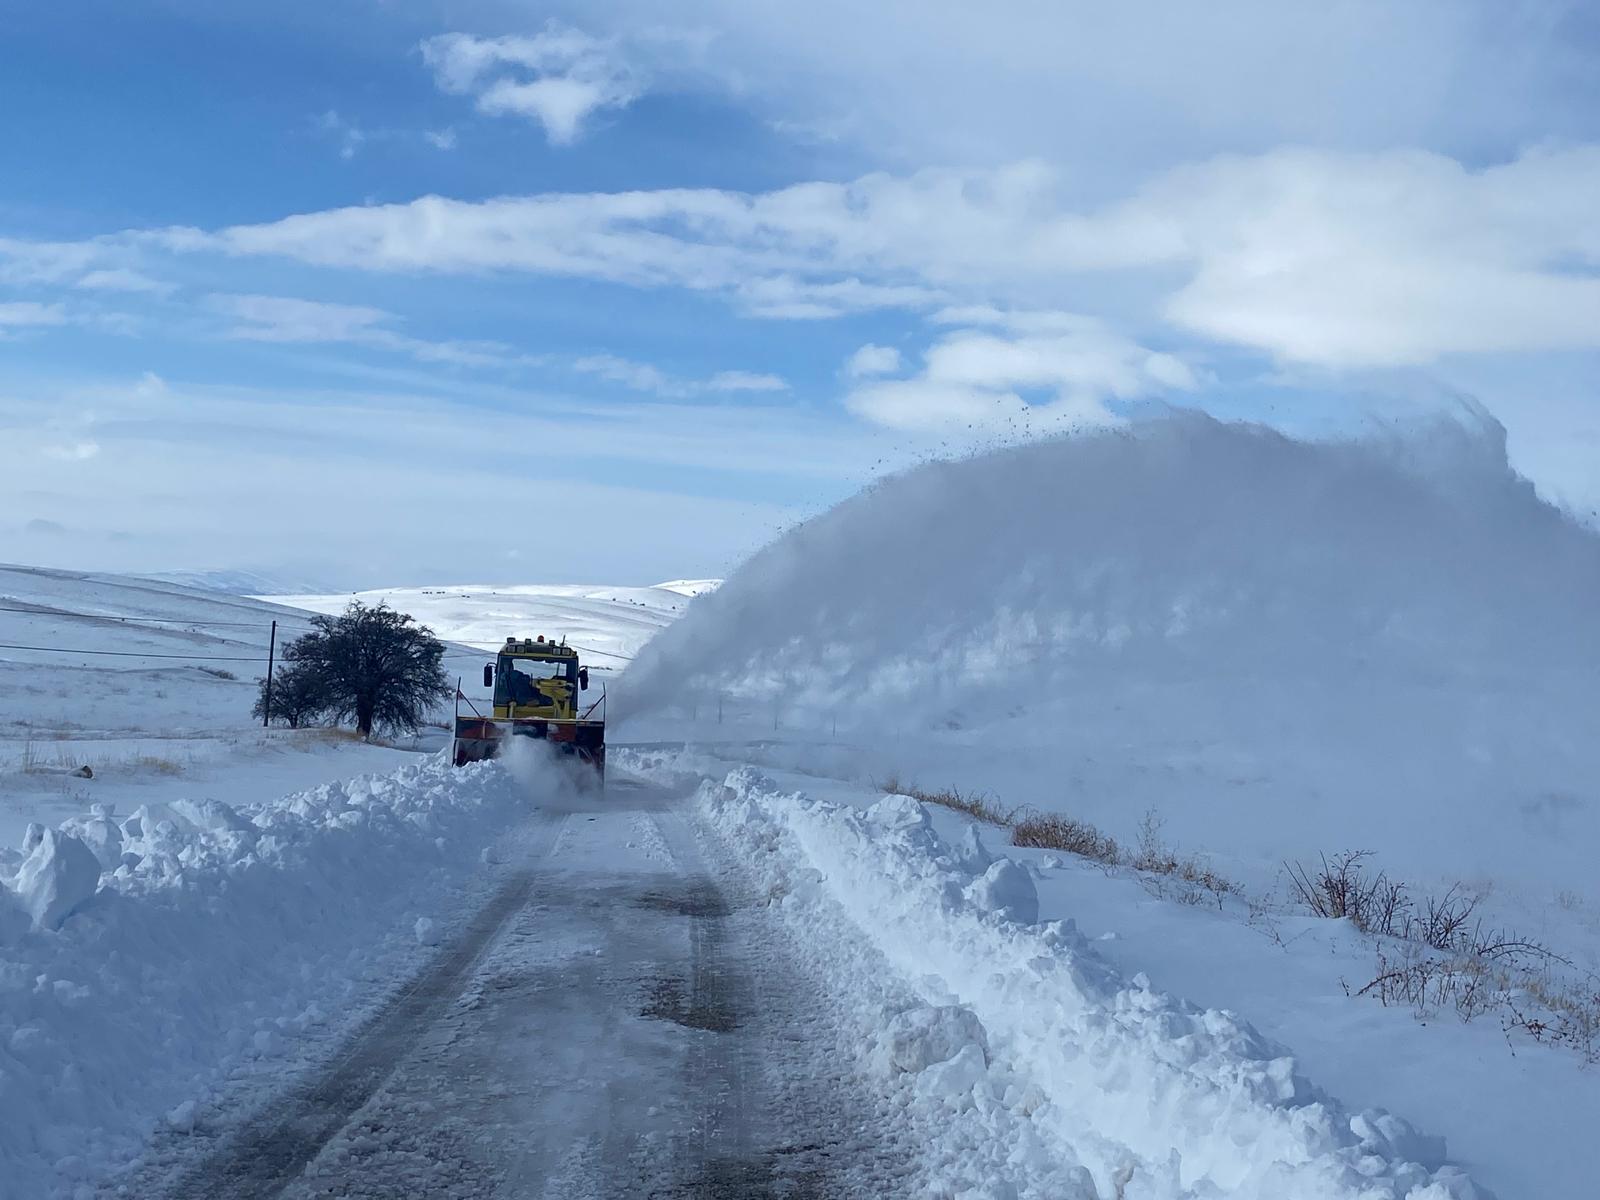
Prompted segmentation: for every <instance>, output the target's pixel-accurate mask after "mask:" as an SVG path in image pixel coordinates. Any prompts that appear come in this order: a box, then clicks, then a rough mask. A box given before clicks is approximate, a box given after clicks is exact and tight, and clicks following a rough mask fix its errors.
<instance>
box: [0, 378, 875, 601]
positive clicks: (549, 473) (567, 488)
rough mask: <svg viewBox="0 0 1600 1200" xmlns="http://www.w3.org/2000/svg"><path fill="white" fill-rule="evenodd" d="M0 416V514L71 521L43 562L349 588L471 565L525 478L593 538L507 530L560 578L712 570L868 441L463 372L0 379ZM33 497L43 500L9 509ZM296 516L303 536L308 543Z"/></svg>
mask: <svg viewBox="0 0 1600 1200" xmlns="http://www.w3.org/2000/svg"><path fill="white" fill-rule="evenodd" d="M485 395H487V397H488V402H487V403H485V402H484V400H485ZM512 399H514V400H515V401H516V402H515V403H510V402H508V401H509V400H512ZM83 409H92V410H93V411H94V413H95V414H96V418H97V419H96V421H95V422H94V424H93V428H92V429H91V428H88V427H87V426H86V424H85V422H83V421H82V420H69V419H68V418H70V417H71V416H72V414H75V413H78V412H81V411H82V410H83ZM197 415H198V416H199V418H200V419H197ZM0 428H4V429H6V431H7V436H5V437H3V438H0V509H4V508H7V506H9V510H10V511H12V512H14V513H16V514H17V519H20V517H21V516H23V515H27V514H30V513H40V514H47V515H48V516H49V517H51V518H53V519H56V520H58V521H59V522H60V523H62V524H63V525H65V526H67V527H68V529H69V530H73V531H85V532H84V533H83V534H82V535H81V536H76V537H72V538H64V539H63V544H62V546H61V547H60V548H59V552H58V553H56V554H55V555H54V557H53V559H52V564H51V565H57V566H63V567H83V568H92V569H101V570H116V569H128V570H133V569H138V568H140V567H144V568H145V569H148V568H149V566H150V564H151V563H152V562H156V561H161V560H165V561H167V562H173V563H179V562H181V563H188V562H191V561H192V560H193V556H194V554H195V553H196V549H195V548H196V547H197V546H200V547H202V550H203V548H204V547H205V546H213V547H214V548H216V547H220V549H215V551H214V552H215V553H218V554H222V555H224V557H223V558H222V559H221V560H220V561H217V562H215V563H214V564H209V563H208V564H202V565H215V566H219V567H220V566H226V565H228V563H229V562H240V561H246V562H260V563H274V562H294V561H302V560H304V561H305V564H306V566H308V567H316V568H317V569H318V570H319V571H321V572H323V573H327V574H328V575H329V576H330V578H336V579H338V580H341V581H348V582H350V583H352V584H354V583H355V582H357V581H359V580H361V579H367V580H369V581H370V580H372V579H389V580H391V581H396V582H415V583H426V582H438V581H439V580H440V579H442V578H463V577H469V576H473V575H474V574H475V573H476V572H477V571H478V569H479V568H481V566H482V564H483V563H485V562H490V561H493V559H494V557H495V556H496V555H497V554H498V553H499V552H500V551H501V550H503V549H504V548H505V544H506V535H505V528H504V524H503V522H498V521H494V520H490V521H486V522H476V523H471V524H470V527H468V526H464V525H463V524H462V522H461V513H462V512H464V511H467V512H483V513H494V512H503V511H506V505H507V503H508V502H511V503H513V504H515V503H516V502H517V499H518V498H524V499H526V498H527V497H529V496H533V495H535V494H537V495H539V496H544V495H559V496H560V497H562V502H563V503H565V504H568V505H570V506H571V507H572V508H573V510H574V511H578V512H581V513H582V514H583V522H584V527H585V528H586V529H588V530H590V531H591V532H592V533H593V535H594V536H592V537H587V538H582V539H578V542H577V543H575V542H574V540H573V538H572V530H571V527H570V523H566V522H560V521H557V522H548V521H535V522H533V523H532V524H529V525H528V526H527V528H520V527H519V529H518V533H517V537H516V542H517V545H518V547H519V548H520V549H521V550H522V551H523V556H524V562H526V563H536V564H537V563H544V564H547V565H548V564H550V563H560V564H561V570H562V572H563V573H564V575H565V576H566V577H569V578H579V577H586V578H595V579H607V578H610V579H625V578H631V577H634V576H635V575H639V576H654V577H656V578H674V577H681V576H683V575H685V574H696V575H708V574H709V575H714V574H719V573H721V572H723V571H725V570H727V569H728V568H730V567H731V566H732V565H733V564H734V563H735V562H736V561H737V560H738V559H739V558H741V557H742V556H743V555H745V554H747V553H749V552H750V551H751V550H754V549H755V548H756V547H757V546H759V545H760V544H761V543H763V542H765V541H766V540H768V539H769V538H770V537H771V536H772V535H773V534H774V533H775V532H776V531H777V530H778V528H780V527H781V526H782V525H783V524H786V523H788V522H791V521H793V520H795V519H797V518H798V517H799V516H801V515H803V513H802V511H801V510H800V508H799V507H798V505H799V504H800V503H802V502H804V503H805V504H807V505H810V504H814V503H816V502H817V498H818V496H819V495H821V496H822V497H825V498H828V499H831V498H833V497H834V496H841V497H842V496H843V495H844V494H845V493H846V492H848V491H849V490H852V489H853V487H854V485H855V483H856V481H858V480H859V479H861V478H863V477H864V476H865V475H866V474H867V472H868V471H869V470H870V468H871V464H872V462H873V460H874V459H875V458H876V457H878V456H879V455H881V454H882V453H883V448H882V447H881V446H880V445H878V444H877V443H876V442H875V441H874V440H873V439H871V438H870V437H863V436H862V435H861V433H860V431H858V430H851V429H849V428H847V427H845V426H843V425H842V424H841V423H840V422H838V421H837V420H834V419H831V418H828V417H825V416H823V415H821V414H817V413H814V412H810V411H807V410H803V409H798V408H794V407H791V406H779V405H753V406H742V405H728V404H720V403H707V404H700V405H695V404H663V403H659V402H656V401H651V402H649V403H645V402H638V403H633V404H628V403H619V402H615V401H607V402H605V403H602V404H594V405H586V404H582V403H578V402H572V401H565V400H562V399H561V398H559V397H554V396H546V395H538V394H532V393H528V392H526V391H519V392H517V393H515V394H514V396H513V395H512V394H510V393H506V392H503V391H502V390H500V389H493V390H492V391H489V392H487V393H482V392H480V391H479V390H478V389H477V388H476V387H475V386H474V385H471V384H465V385H463V387H462V388H461V389H459V390H456V391H454V392H452V394H451V395H450V397H449V399H448V400H440V399H432V398H428V397H425V396H412V395H404V394H393V393H381V392H379V393H373V392H344V391H299V390H297V389H294V388H292V387H282V386H272V387H259V388H256V387H241V386H226V387H223V386H196V385H192V384H185V383H183V382H181V381H178V380H171V381H169V382H168V383H167V384H166V385H165V386H163V387H159V388H151V387H147V386H145V385H144V384H142V383H141V384H136V385H134V386H131V387H130V386H128V385H127V384H123V385H120V386H105V387H99V388H93V389H85V390H68V391H46V392H40V391H38V390H36V389H32V388H30V389H27V391H26V394H22V395H19V394H17V392H16V389H15V388H14V387H13V386H8V385H5V384H0ZM89 440H92V441H94V442H95V443H97V444H98V445H100V446H101V451H100V454H99V456H98V457H97V458H95V459H94V460H93V462H92V463H90V464H88V469H87V470H83V471H80V472H74V474H73V477H72V486H71V487H70V488H69V487H64V486H62V480H61V478H60V476H61V474H62V471H63V470H64V467H63V465H62V463H61V462H59V461H57V460H54V459H51V458H50V457H48V456H47V455H46V454H45V453H44V448H45V447H47V446H49V447H61V448H68V447H71V446H72V445H73V444H74V443H77V442H81V441H89ZM495 447H512V448H516V449H515V450H514V451H513V452H507V453H500V452H496V451H495V450H494V448H495ZM713 474H715V476H716V480H715V482H714V483H711V484H709V485H708V483H707V480H708V478H709V477H711V476H712V475H713ZM730 476H747V477H748V478H749V479H751V480H754V481H759V488H760V490H759V494H756V493H755V492H754V485H753V486H752V490H751V492H747V493H744V494H739V495H734V496H729V495H727V494H726V493H727V489H728V478H729V477H730ZM402 478H403V479H404V483H405V486H404V487H399V488H397V487H396V486H395V480H396V479H402ZM645 478H648V479H649V480H650V482H649V483H644V482H641V481H642V480H644V479H645ZM262 479H271V480H273V481H274V485H275V489H276V490H275V493H274V494H275V495H277V496H278V498H279V500H280V501H281V503H279V504H278V506H277V507H276V508H275V510H274V516H275V519H274V520H272V521H265V522H255V523H245V524H241V523H240V522H239V520H238V514H239V513H240V512H243V511H249V510H250V505H251V503H252V496H254V495H255V494H256V493H257V492H259V490H260V481H261V480H262ZM619 481H621V482H619ZM46 495H48V498H49V499H48V505H49V506H48V508H47V509H43V508H39V507H31V508H30V506H29V505H25V504H23V503H22V501H24V500H25V499H29V498H31V497H44V496H46ZM350 496H376V497H382V499H383V504H384V506H385V508H384V525H385V527H386V528H390V529H399V530H403V531H404V535H403V536H398V537H383V536H375V535H374V532H373V530H372V529H371V528H370V527H368V526H367V525H364V524H362V523H360V522H354V523H352V522H344V523H342V524H341V523H338V522H335V523H333V524H332V525H330V524H329V522H327V520H326V516H327V514H328V513H329V512H330V511H336V510H338V509H339V508H340V507H341V506H346V507H347V506H348V499H349V497H350ZM32 503H33V502H32V501H31V500H30V504H32ZM39 503H45V501H43V500H40V501H39ZM113 511H114V512H115V513H116V514H117V522H118V524H119V527H121V528H123V529H126V530H128V531H129V532H130V533H131V535H132V536H131V537H130V538H129V539H128V540H127V541H126V542H124V543H119V544H118V545H116V546H114V547H112V546H107V545H106V543H105V541H104V538H103V536H101V534H102V533H103V531H104V529H105V519H106V513H107V512H113ZM308 528H315V529H317V530H318V531H319V532H318V536H317V537H316V538H314V539H312V540H311V541H310V542H308V541H307V540H306V537H305V530H306V529H308ZM579 543H581V544H579ZM311 560H314V561H311ZM690 568H692V570H690Z"/></svg>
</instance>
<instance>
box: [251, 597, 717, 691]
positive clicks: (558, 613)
mask: <svg viewBox="0 0 1600 1200" xmlns="http://www.w3.org/2000/svg"><path fill="white" fill-rule="evenodd" d="M718 582H719V581H718V580H715V579H674V580H669V581H668V582H666V583H658V584H656V585H655V586H653V587H603V586H595V585H586V584H526V585H517V586H489V585H483V584H455V585H451V586H440V587H407V588H375V589H373V590H371V591H365V592H351V593H348V594H344V593H335V594H331V595H320V596H269V597H263V599H268V600H271V601H273V602H275V603H278V604H286V605H291V606H293V607H295V608H300V609H310V610H311V611H313V612H322V613H337V612H341V611H343V609H344V608H345V606H346V605H348V604H349V603H350V602H351V601H352V600H359V601H361V602H362V603H364V604H369V605H375V604H380V603H383V604H388V605H389V607H390V608H394V609H398V610H399V611H401V612H408V613H410V614H412V615H413V616H414V617H416V618H417V620H418V621H420V622H422V624H424V625H427V626H428V627H429V628H431V629H432V630H433V631H434V633H436V634H437V635H438V636H439V637H441V638H444V639H445V640H446V641H450V642H458V643H461V644H464V645H468V646H478V647H481V648H483V649H486V650H487V649H493V648H494V647H496V646H498V645H500V644H501V643H502V642H504V641H505V640H506V638H507V637H524V636H526V637H537V636H538V635H540V634H544V635H546V636H558V637H565V638H566V639H567V641H568V643H570V644H571V645H574V646H577V647H578V648H579V651H580V652H581V653H583V654H584V655H585V657H586V659H587V660H588V661H589V662H590V665H591V666H593V667H595V668H596V669H602V670H612V671H615V670H620V669H621V668H622V667H624V666H625V665H626V664H627V663H628V662H629V661H631V660H632V658H633V657H634V656H635V655H636V654H638V653H639V651H640V650H641V649H642V648H643V647H644V645H645V643H646V642H648V641H649V640H650V639H651V638H652V637H654V636H655V635H656V634H658V633H660V632H661V630H663V629H665V628H666V627H667V626H668V625H670V624H672V623H673V622H674V621H676V620H677V619H678V618H679V617H680V616H682V615H683V614H684V613H685V612H686V611H687V610H688V607H689V601H690V600H691V599H692V598H694V597H695V596H697V595H700V594H702V593H705V592H710V591H714V590H715V589H716V587H717V584H718ZM589 656H593V657H592V658H589Z"/></svg>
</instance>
